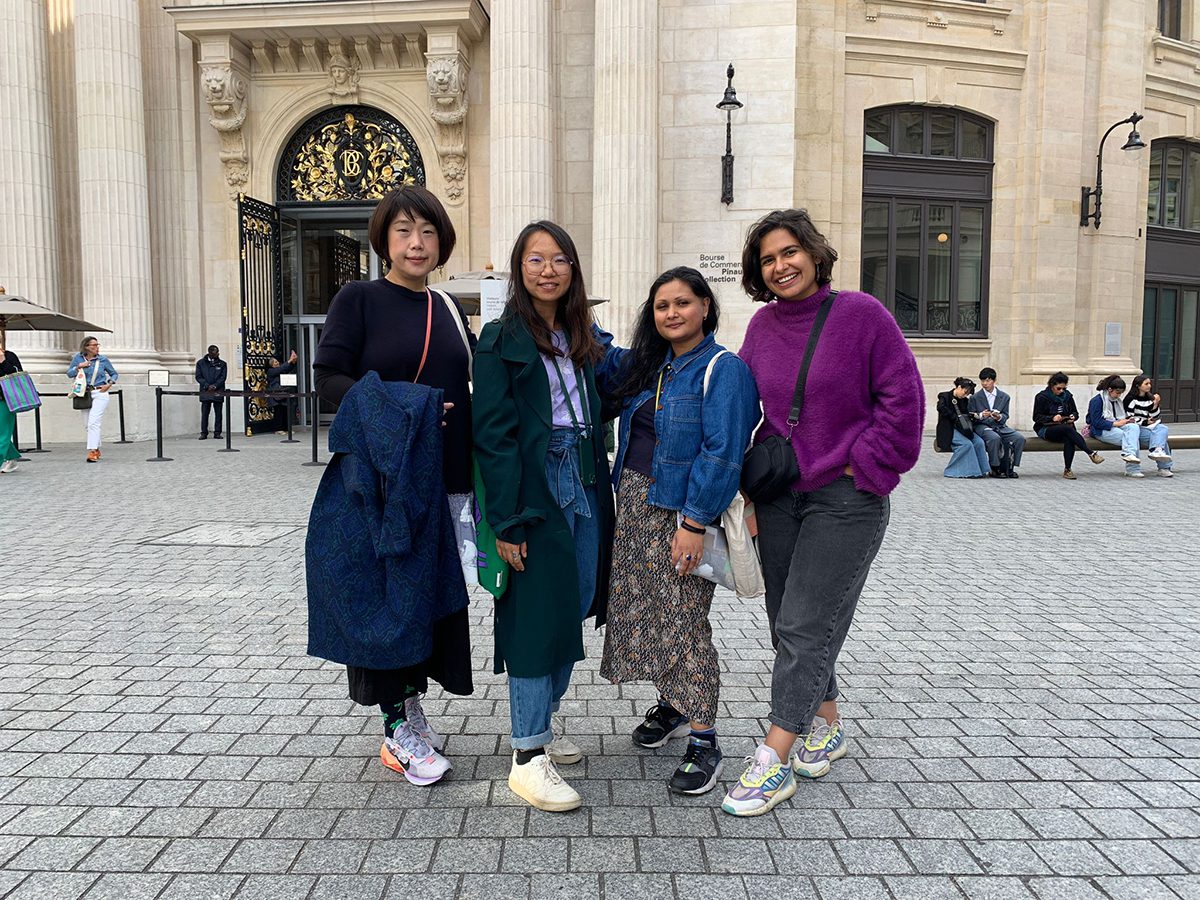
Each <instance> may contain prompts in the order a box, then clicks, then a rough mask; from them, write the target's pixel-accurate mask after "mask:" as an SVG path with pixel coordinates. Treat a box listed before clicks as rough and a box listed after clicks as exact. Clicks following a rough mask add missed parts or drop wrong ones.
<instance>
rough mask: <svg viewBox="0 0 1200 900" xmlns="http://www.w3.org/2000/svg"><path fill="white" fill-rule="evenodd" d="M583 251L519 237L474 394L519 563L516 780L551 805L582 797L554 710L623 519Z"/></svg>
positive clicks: (486, 335) (490, 500) (512, 613)
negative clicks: (568, 777) (566, 768)
mask: <svg viewBox="0 0 1200 900" xmlns="http://www.w3.org/2000/svg"><path fill="white" fill-rule="evenodd" d="M577 259H578V256H577V254H576V251H575V244H574V242H573V241H572V240H571V237H570V235H568V234H567V233H566V231H564V230H563V229H562V228H560V227H559V226H557V225H555V224H554V223H552V222H545V221H542V222H534V223H532V224H530V225H528V226H526V228H525V229H524V230H523V231H522V232H521V234H520V235H519V236H518V237H517V241H516V244H515V246H514V247H513V253H512V260H511V265H510V267H509V271H510V272H511V273H512V277H511V280H510V282H509V293H508V303H507V305H506V306H505V309H504V313H503V315H502V316H501V317H500V319H499V320H497V321H494V322H490V323H488V324H487V325H485V326H484V328H483V332H482V335H481V337H480V339H479V344H478V347H477V349H476V354H475V378H474V381H475V392H474V397H473V400H472V413H473V417H474V433H475V456H476V459H477V461H478V463H479V472H480V475H481V476H482V479H483V487H484V496H485V504H484V505H485V508H486V510H487V518H488V523H489V524H490V525H491V526H492V528H493V529H495V532H496V534H497V536H498V538H497V541H496V549H497V551H498V552H499V553H500V555H501V556H502V557H504V558H505V559H507V560H508V561H509V563H510V564H511V566H512V572H511V575H510V578H509V582H508V590H507V591H506V592H505V594H504V595H503V596H502V597H501V598H500V599H499V600H497V601H496V611H495V633H496V671H497V672H503V671H504V670H505V669H507V670H508V685H509V705H510V708H511V716H512V728H513V733H512V745H513V764H512V770H511V772H510V774H509V777H508V784H509V787H510V788H512V790H513V792H514V793H516V794H517V795H518V796H520V797H522V798H523V799H525V800H526V801H527V802H529V803H530V804H531V805H533V806H535V807H537V808H538V809H543V810H547V811H551V812H561V811H565V810H569V809H575V808H576V807H578V806H579V805H580V803H581V802H582V801H581V799H580V797H579V794H578V793H576V792H575V790H574V789H573V788H571V786H570V785H568V784H567V783H566V782H564V781H563V780H562V777H561V776H560V775H559V774H558V770H557V768H556V765H567V764H570V763H576V762H579V760H580V759H581V758H582V753H581V752H580V750H579V748H578V747H577V746H576V745H575V744H574V743H572V742H571V741H569V740H567V739H566V738H565V737H559V738H558V739H555V737H554V728H553V726H552V714H553V713H554V712H555V711H557V709H558V703H559V701H560V700H561V699H562V696H563V693H564V692H565V691H566V689H567V686H568V684H569V683H570V679H571V670H572V669H573V667H574V665H575V663H576V662H578V661H579V660H581V659H583V655H584V654H583V636H582V633H581V629H580V622H581V621H582V620H583V619H585V618H587V617H589V616H595V617H596V626H597V627H599V626H600V625H602V624H603V623H604V613H605V609H606V607H607V601H608V570H609V559H610V554H611V548H612V527H613V499H612V491H611V488H610V487H609V474H608V457H607V455H606V454H605V451H604V442H603V439H602V435H600V434H599V433H598V432H599V426H600V396H599V394H598V392H597V391H596V380H595V373H594V371H593V365H594V363H595V362H596V361H597V360H598V359H599V358H600V356H601V355H602V351H601V348H600V345H599V343H598V342H597V341H596V340H595V338H593V336H592V315H591V311H590V309H589V308H588V304H587V292H586V290H585V289H584V284H583V276H582V274H581V273H580V272H579V269H578V263H577Z"/></svg>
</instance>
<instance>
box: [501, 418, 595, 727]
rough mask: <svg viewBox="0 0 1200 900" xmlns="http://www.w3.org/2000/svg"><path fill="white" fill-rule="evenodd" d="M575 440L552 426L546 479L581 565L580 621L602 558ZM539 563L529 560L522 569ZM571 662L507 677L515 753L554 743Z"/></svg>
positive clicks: (573, 435)
mask: <svg viewBox="0 0 1200 900" xmlns="http://www.w3.org/2000/svg"><path fill="white" fill-rule="evenodd" d="M578 445H579V436H578V435H577V434H576V432H575V430H574V429H573V428H555V429H554V431H552V432H551V434H550V447H549V449H548V450H547V451H546V481H547V482H548V483H549V485H550V493H551V494H553V495H554V499H555V500H556V501H557V502H558V505H559V507H560V508H561V509H562V514H563V515H564V516H565V517H566V520H567V528H569V529H570V531H571V536H572V537H573V538H574V539H575V563H576V565H577V566H578V567H579V621H580V622H582V621H583V620H584V618H585V617H586V616H587V614H588V610H590V609H591V607H592V599H593V597H594V596H595V593H596V566H597V565H598V564H599V557H600V523H599V521H597V516H598V514H599V504H598V501H597V499H596V488H595V487H594V486H593V487H587V488H585V487H584V486H583V484H582V482H581V481H580V480H579V464H578V456H577V452H576V449H575V448H576V447H577V446H578ZM530 564H532V565H537V560H536V559H534V560H531V561H530V562H528V563H526V565H530ZM574 668H575V663H573V662H569V663H567V664H566V665H564V666H561V667H560V668H559V669H558V670H557V671H555V672H551V673H550V674H549V675H539V676H537V677H534V678H516V677H513V676H512V675H510V676H509V677H508V705H509V715H510V717H511V719H512V745H513V749H514V750H535V749H537V748H538V747H544V746H546V745H547V744H548V743H550V741H552V740H553V739H554V733H553V731H552V730H551V728H550V716H551V714H552V713H556V712H558V704H559V701H560V700H562V696H563V694H565V693H566V691H567V685H569V684H570V683H571V672H572V670H573V669H574Z"/></svg>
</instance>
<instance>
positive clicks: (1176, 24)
mask: <svg viewBox="0 0 1200 900" xmlns="http://www.w3.org/2000/svg"><path fill="white" fill-rule="evenodd" d="M1182 26H1183V0H1158V31H1159V33H1160V34H1161V35H1162V36H1163V37H1169V38H1174V39H1175V40H1179V39H1180V38H1181V37H1182V36H1183V27H1182Z"/></svg>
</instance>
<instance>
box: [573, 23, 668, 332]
mask: <svg viewBox="0 0 1200 900" xmlns="http://www.w3.org/2000/svg"><path fill="white" fill-rule="evenodd" d="M595 84H596V106H595V119H594V139H593V140H594V150H593V154H594V155H593V170H592V171H593V178H592V191H593V197H594V200H593V207H592V210H593V211H592V222H593V230H592V260H593V261H592V279H591V284H590V286H589V287H590V289H591V291H592V292H593V293H595V294H599V295H600V296H602V297H608V298H609V299H610V300H611V302H612V305H611V306H610V307H608V308H607V309H605V308H601V309H602V315H603V317H604V319H605V324H606V325H608V327H609V328H611V329H612V330H613V331H614V333H615V334H616V335H617V336H618V339H619V340H622V341H626V340H628V339H629V337H630V324H631V322H632V320H633V317H634V314H635V312H636V310H637V308H638V306H639V305H640V304H641V302H642V301H643V300H644V299H645V292H646V289H647V287H649V285H650V282H651V281H653V279H654V277H655V276H656V275H658V258H659V256H658V3H657V2H653V0H609V2H605V3H598V4H597V5H596V81H595Z"/></svg>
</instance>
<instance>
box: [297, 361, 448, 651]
mask: <svg viewBox="0 0 1200 900" xmlns="http://www.w3.org/2000/svg"><path fill="white" fill-rule="evenodd" d="M441 420H442V392H441V391H440V390H434V389H431V388H428V387H424V386H422V385H414V384H410V383H408V382H400V381H392V382H383V381H381V380H380V378H379V376H378V375H377V374H376V373H374V372H368V373H367V374H366V375H365V376H364V377H363V378H362V379H360V380H359V381H358V383H357V384H355V385H354V387H352V388H351V389H350V391H349V392H348V393H347V394H346V396H345V397H344V398H343V400H342V403H341V406H340V407H339V408H338V413H337V417H336V418H335V419H334V421H333V426H332V427H331V428H330V430H329V449H330V452H332V453H334V454H335V456H334V458H333V461H332V462H331V463H330V464H329V467H328V468H327V469H326V470H325V474H324V475H323V476H322V478H321V484H320V487H318V488H317V496H316V499H315V500H314V501H313V506H312V512H311V513H310V515H309V521H308V539H307V542H306V544H305V565H306V569H307V572H306V574H307V579H308V652H309V654H310V655H312V656H319V657H322V658H324V659H328V660H332V661H333V662H338V663H343V664H346V665H352V666H362V667H365V668H370V669H399V668H404V667H406V666H410V665H415V664H416V663H419V662H422V661H423V660H425V659H428V658H429V656H430V654H431V652H432V647H433V644H432V634H433V623H434V622H436V621H437V620H439V619H441V618H444V617H445V616H448V615H450V614H451V613H453V612H457V611H458V610H460V609H463V608H465V607H466V605H467V588H466V584H465V583H464V581H463V575H462V568H461V566H460V564H459V557H458V550H457V545H456V543H455V536H454V527H453V524H452V522H451V521H450V511H449V507H448V505H447V502H446V489H445V485H444V483H443V481H442V428H441Z"/></svg>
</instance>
